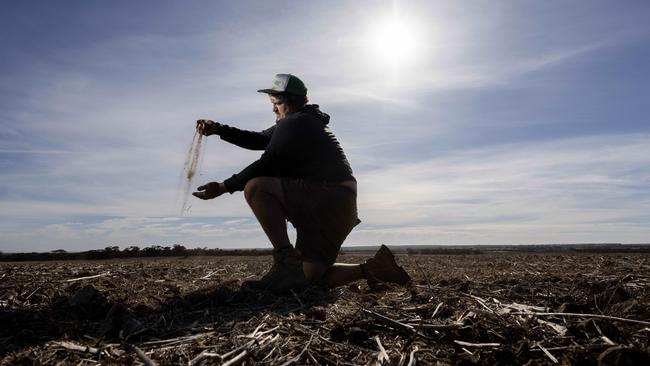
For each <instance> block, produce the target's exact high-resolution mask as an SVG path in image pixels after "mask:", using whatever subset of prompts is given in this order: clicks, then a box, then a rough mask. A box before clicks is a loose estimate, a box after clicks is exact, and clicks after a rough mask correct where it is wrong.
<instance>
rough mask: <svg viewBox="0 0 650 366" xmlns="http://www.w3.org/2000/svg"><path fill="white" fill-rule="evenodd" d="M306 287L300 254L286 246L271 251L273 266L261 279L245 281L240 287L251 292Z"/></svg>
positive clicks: (281, 290)
mask: <svg viewBox="0 0 650 366" xmlns="http://www.w3.org/2000/svg"><path fill="white" fill-rule="evenodd" d="M307 285H308V281H307V279H306V278H305V273H304V272H303V270H302V259H301V256H300V252H299V251H298V250H296V249H295V248H294V247H293V246H287V247H284V248H281V249H273V266H272V267H271V269H270V270H269V271H268V272H267V273H266V274H265V275H264V276H262V278H261V279H259V280H254V281H246V282H244V284H243V285H242V286H243V287H246V288H249V289H252V290H268V291H272V292H286V291H289V290H295V289H299V288H302V287H305V286H307Z"/></svg>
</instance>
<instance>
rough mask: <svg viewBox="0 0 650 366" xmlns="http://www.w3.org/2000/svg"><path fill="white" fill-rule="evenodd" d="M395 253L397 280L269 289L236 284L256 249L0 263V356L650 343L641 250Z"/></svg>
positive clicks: (371, 355) (397, 360) (162, 360)
mask: <svg viewBox="0 0 650 366" xmlns="http://www.w3.org/2000/svg"><path fill="white" fill-rule="evenodd" d="M363 257H364V256H363V255H356V254H354V255H353V254H347V255H343V256H341V257H340V258H339V260H340V261H342V262H349V263H358V262H361V261H362V260H363ZM398 257H399V261H400V263H401V264H403V265H404V266H405V268H406V269H407V271H408V272H409V273H410V274H411V276H412V278H413V281H412V282H411V283H410V284H409V285H407V286H393V285H385V286H380V287H379V288H369V287H368V286H367V284H366V283H365V282H358V283H355V284H353V285H350V286H345V287H341V288H337V289H331V290H324V289H320V288H308V289H305V290H303V291H296V292H291V293H288V294H282V295H274V294H270V293H265V292H251V291H247V290H242V289H241V288H240V285H241V283H242V282H243V281H245V280H247V279H253V278H256V277H258V276H260V275H261V274H263V273H264V272H265V271H266V269H267V268H269V266H270V264H271V263H270V261H271V259H270V257H269V256H255V257H245V256H240V257H237V256H230V257H188V258H181V257H178V258H164V259H156V258H146V259H144V258H137V259H122V260H108V261H58V262H22V263H10V262H5V263H0V279H1V280H2V281H1V282H0V324H2V326H1V327H0V358H1V359H2V364H17V363H18V364H57V363H60V362H62V363H63V364H86V365H96V364H123V365H131V364H137V363H141V364H147V363H150V362H155V363H158V364H193V365H200V364H215V365H221V364H229V365H234V364H240V365H249V364H266V365H281V364H285V363H288V364H314V365H316V364H325V365H327V364H341V365H358V364H377V365H381V364H386V365H388V364H391V365H392V364H403V365H413V364H416V363H417V364H434V365H435V364H467V365H472V364H478V365H496V364H515V365H516V364H522V365H523V364H527V363H529V364H541V365H544V364H556V363H560V364H581V365H595V364H598V362H600V363H601V364H634V363H637V364H638V363H645V362H647V361H648V357H650V354H649V353H648V350H649V347H650V342H649V341H648V337H650V323H649V322H650V291H649V288H650V256H649V255H647V254H575V253H572V254H566V253H563V254H553V253H499V252H490V253H485V254H473V255H405V254H404V255H399V256H398ZM560 313H562V314H560ZM626 360H627V361H629V362H632V363H624V361H625V362H627V361H626ZM622 362H623V363H622Z"/></svg>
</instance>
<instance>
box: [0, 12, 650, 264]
mask: <svg viewBox="0 0 650 366" xmlns="http://www.w3.org/2000/svg"><path fill="white" fill-rule="evenodd" d="M647 19H650V3H649V2H647V1H644V0H630V1H625V2H619V1H613V0H612V1H599V0H593V1H592V0H589V1H586V0H585V1H515V0H512V1H471V2H470V1H454V0H450V1H327V2H325V1H321V2H316V1H246V0H244V1H182V2H180V1H137V2H132V1H110V2H108V1H104V2H100V1H81V0H71V1H65V2H52V1H20V2H19V1H4V2H2V3H1V4H0V54H1V57H0V251H3V252H17V251H50V250H54V249H65V250H69V251H79V250H88V249H97V248H104V247H106V246H112V245H118V246H120V247H122V248H124V247H127V246H131V245H138V246H141V247H144V246H149V245H173V244H183V245H185V246H187V247H210V248H217V247H218V248H251V247H255V248H264V247H269V244H268V241H267V240H266V238H265V236H264V233H263V232H262V230H261V228H260V227H259V225H258V224H257V222H256V220H255V218H254V216H253V215H252V213H251V212H250V209H249V208H248V206H247V205H246V202H245V200H244V199H243V195H242V193H241V192H239V193H235V194H233V195H229V194H226V195H224V196H222V197H219V198H217V199H215V200H210V201H200V200H198V199H194V198H190V203H191V207H190V209H189V210H188V211H186V212H182V210H181V205H182V203H181V202H182V190H183V189H182V185H183V184H182V183H183V182H182V174H183V162H184V161H185V157H186V154H187V151H188V148H189V146H190V143H191V141H192V136H193V134H194V127H195V121H196V120H197V119H203V118H205V119H212V120H215V121H219V122H222V123H226V124H229V125H232V126H236V127H239V128H242V129H248V130H255V131H260V130H263V129H265V128H267V127H269V126H271V125H273V124H274V115H273V113H272V110H271V104H270V102H269V100H268V98H267V97H265V96H264V95H263V94H259V93H257V92H256V90H257V89H261V88H266V87H269V86H270V83H271V80H272V79H273V75H275V74H276V73H292V74H295V75H297V76H299V77H300V78H301V79H302V80H303V81H304V82H305V84H306V86H307V88H308V89H309V98H310V101H311V102H312V103H315V104H319V105H320V107H321V109H322V110H323V111H325V112H326V113H328V114H330V115H331V123H330V126H331V128H332V130H333V132H334V133H335V134H336V136H337V138H338V139H339V141H340V142H341V144H342V146H343V148H344V150H345V152H346V154H347V157H348V160H349V161H350V163H351V165H352V168H353V170H354V174H355V177H356V178H357V180H358V183H359V193H358V205H359V215H360V218H361V220H362V224H360V225H359V226H357V227H356V228H355V230H354V231H353V232H352V233H351V234H350V235H349V237H348V239H347V240H346V243H345V244H344V247H345V246H353V245H377V244H390V245H401V244H411V245H413V244H439V245H444V244H474V245H477V244H542V243H603V242H614V243H647V242H650V225H649V223H650V119H649V118H648V116H649V115H650V22H648V21H647ZM259 155H260V152H259V151H247V150H243V149H239V148H237V147H235V146H233V145H229V144H227V143H226V142H224V141H221V140H220V139H218V138H216V137H209V138H208V141H207V144H206V147H205V155H204V159H203V163H202V166H201V169H200V174H198V176H197V177H196V179H195V181H194V185H195V186H198V185H200V184H203V183H206V182H209V181H222V180H223V179H225V178H228V177H229V176H231V175H232V174H234V173H237V172H239V171H240V170H241V169H242V168H244V167H245V166H246V165H248V164H249V163H251V162H252V161H254V160H256V159H257V158H258V157H259ZM291 237H292V238H293V237H295V233H293V231H292V232H291Z"/></svg>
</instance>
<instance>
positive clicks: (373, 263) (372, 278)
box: [361, 245, 411, 288]
mask: <svg viewBox="0 0 650 366" xmlns="http://www.w3.org/2000/svg"><path fill="white" fill-rule="evenodd" d="M361 271H363V276H364V277H365V278H366V280H367V281H368V285H369V286H370V287H371V288H375V287H377V285H378V284H379V283H381V282H390V283H396V284H399V285H404V284H406V283H407V282H408V281H410V280H411V276H409V274H408V273H406V271H405V270H404V268H402V267H400V266H399V265H397V263H396V262H395V256H394V255H393V253H392V252H391V251H390V249H388V247H387V246H385V245H382V246H381V247H380V248H379V250H378V251H377V253H375V256H374V257H373V258H370V259H368V260H366V262H365V263H363V264H362V265H361Z"/></svg>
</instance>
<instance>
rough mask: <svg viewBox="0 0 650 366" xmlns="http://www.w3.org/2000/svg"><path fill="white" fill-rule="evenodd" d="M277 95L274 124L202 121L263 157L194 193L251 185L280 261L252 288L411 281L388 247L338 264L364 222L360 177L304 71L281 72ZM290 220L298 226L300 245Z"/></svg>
mask: <svg viewBox="0 0 650 366" xmlns="http://www.w3.org/2000/svg"><path fill="white" fill-rule="evenodd" d="M258 92H260V93H266V94H268V95H269V98H270V101H271V104H272V105H273V113H275V116H276V123H275V125H274V126H271V127H270V128H268V129H266V130H263V131H261V132H253V131H244V130H240V129H237V128H235V127H230V126H227V125H225V124H221V123H218V122H214V121H211V120H199V121H197V127H198V128H199V131H201V133H202V134H203V135H205V136H209V135H219V136H220V137H221V139H222V140H225V141H228V142H230V143H232V144H235V145H237V146H240V147H243V148H246V149H251V150H264V153H263V154H262V156H261V157H260V158H259V159H258V160H256V161H254V162H253V163H251V164H250V165H249V166H247V167H246V168H244V169H243V170H242V171H241V172H239V173H237V174H234V175H233V176H232V177H230V178H228V179H226V180H225V181H223V182H211V183H208V184H205V185H203V186H200V187H199V188H198V192H194V193H193V195H194V196H196V197H198V198H201V199H205V200H207V199H212V198H215V197H218V196H220V195H222V194H224V193H226V192H229V193H231V194H232V193H234V192H236V191H242V190H243V191H244V196H245V197H246V201H247V202H248V204H249V205H250V207H251V209H252V211H253V213H254V214H255V217H257V220H258V221H259V223H260V225H261V226H262V229H263V230H264V232H265V233H266V235H267V237H268V238H269V240H270V241H271V244H272V245H273V260H274V263H273V267H272V268H271V270H270V271H269V272H268V273H267V274H266V275H264V277H262V279H260V280H258V281H248V282H247V283H246V285H247V286H250V287H252V288H260V289H270V290H275V291H282V290H286V289H291V288H298V287H301V286H304V285H305V284H307V283H313V284H320V285H325V286H328V287H336V286H339V285H343V284H346V283H349V282H352V281H356V280H359V279H363V278H365V279H368V280H370V281H383V282H393V283H399V284H404V283H406V282H407V281H408V280H409V279H410V278H409V276H408V274H407V273H406V272H405V271H404V269H402V268H401V267H399V266H398V265H397V264H396V263H395V259H394V257H393V254H392V253H391V252H390V250H388V248H387V247H385V246H382V247H381V249H380V250H379V251H378V252H377V254H376V255H375V257H374V258H370V259H368V260H367V261H366V262H365V263H363V264H340V263H335V260H336V257H337V256H338V253H339V249H340V248H341V244H342V243H343V241H344V240H345V238H346V237H347V236H348V234H349V233H350V231H351V230H352V229H353V228H354V227H355V226H356V225H357V224H358V223H359V222H360V221H359V219H358V217H357V202H356V201H357V181H356V179H355V178H354V176H353V175H352V168H351V167H350V164H349V163H348V160H347V158H346V156H345V153H344V152H343V149H342V148H341V145H340V144H339V142H338V141H337V139H336V137H335V136H334V134H333V133H332V131H331V130H330V128H329V127H328V124H329V119H330V117H329V115H327V114H325V113H323V112H321V111H320V109H319V107H318V105H316V104H307V103H308V99H307V88H306V87H305V84H304V83H303V82H302V81H301V80H300V79H299V78H297V77H296V76H294V75H290V74H278V75H276V76H275V79H274V80H273V84H272V86H271V88H270V89H261V90H258ZM286 221H289V222H291V223H292V224H293V226H294V227H295V228H296V234H297V238H296V247H295V248H294V247H293V246H292V245H291V243H290V241H289V236H288V235H287V226H286Z"/></svg>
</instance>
